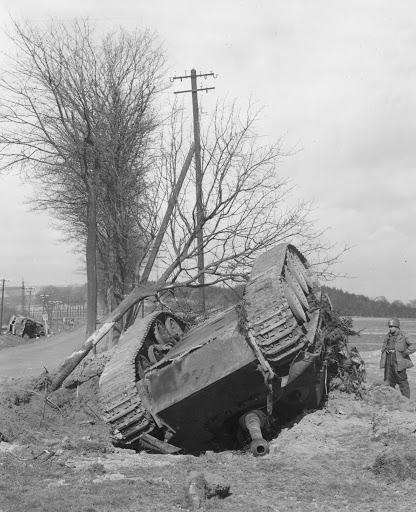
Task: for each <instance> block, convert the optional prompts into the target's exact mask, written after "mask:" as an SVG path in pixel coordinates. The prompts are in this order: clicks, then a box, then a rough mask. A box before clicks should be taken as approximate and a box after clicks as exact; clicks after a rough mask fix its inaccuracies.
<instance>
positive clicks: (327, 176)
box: [0, 0, 416, 300]
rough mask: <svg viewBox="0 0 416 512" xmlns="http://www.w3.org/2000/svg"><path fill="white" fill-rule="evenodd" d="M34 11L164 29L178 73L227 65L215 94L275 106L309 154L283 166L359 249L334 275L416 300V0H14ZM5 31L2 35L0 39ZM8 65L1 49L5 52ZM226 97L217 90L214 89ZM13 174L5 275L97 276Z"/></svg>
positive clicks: (65, 280) (21, 10)
mask: <svg viewBox="0 0 416 512" xmlns="http://www.w3.org/2000/svg"><path fill="white" fill-rule="evenodd" d="M0 6H1V8H0V15H1V18H2V20H1V21H2V24H3V25H4V24H5V23H7V19H8V12H10V13H12V14H13V16H15V17H18V16H24V17H26V18H28V19H31V20H33V21H34V22H42V21H44V20H45V19H46V18H47V16H48V15H54V16H58V17H61V18H70V17H72V16H89V17H90V18H91V19H93V20H96V21H97V23H99V24H100V25H102V27H103V28H104V29H105V28H111V27H113V26H114V25H123V26H126V27H134V26H139V27H143V28H151V29H155V30H156V31H157V32H158V34H159V36H160V38H161V39H162V40H163V41H164V42H165V45H166V48H167V52H168V58H169V64H170V68H171V72H172V74H174V73H175V72H176V73H179V74H180V73H183V72H184V71H185V70H188V71H189V70H190V69H191V68H192V67H194V68H196V69H197V70H198V71H199V70H202V71H209V70H211V69H212V70H214V71H215V72H216V73H218V79H217V80H215V83H213V84H212V85H215V87H216V89H215V90H214V91H211V92H210V93H209V94H210V95H215V98H223V97H224V96H226V95H228V96H229V97H232V98H233V97H236V98H239V99H241V100H247V98H248V97H250V95H251V96H252V98H253V99H254V100H256V101H257V102H258V103H259V104H260V105H264V106H265V110H264V116H263V120H262V125H261V126H260V127H259V128H260V131H261V132H262V133H264V134H267V135H268V136H270V137H275V138H277V137H279V136H281V135H282V134H286V141H287V147H288V148H289V147H291V146H292V145H294V144H297V145H298V147H299V148H300V149H301V151H298V152H297V153H296V154H295V155H293V156H291V157H289V158H287V159H286V160H284V161H283V162H282V164H281V167H280V173H281V174H282V175H286V176H288V177H290V178H292V179H293V180H294V181H295V182H296V183H297V184H298V187H299V189H298V194H299V196H301V197H303V198H306V199H313V200H314V201H315V205H316V207H317V211H316V216H317V218H318V219H319V223H320V225H321V226H322V227H326V226H328V227H330V228H331V230H330V232H329V235H328V236H329V238H330V239H331V240H333V241H334V242H346V243H347V244H349V245H350V246H352V247H353V248H352V249H351V250H350V251H349V252H348V253H347V254H346V255H345V257H344V258H343V262H342V263H341V264H340V265H339V267H338V271H339V272H342V273H347V274H348V275H349V276H351V278H350V279H339V280H337V281H336V282H335V283H334V285H336V286H338V287H341V288H343V289H344V290H348V291H351V292H354V293H362V294H364V295H367V296H370V297H376V296H378V295H384V296H386V297H387V299H388V300H393V299H402V300H408V299H413V298H416V290H415V283H416V265H415V263H416V238H415V237H414V236H413V234H414V232H415V229H414V223H415V221H416V201H415V200H414V197H415V190H416V173H415V163H416V143H415V142H414V139H415V135H416V99H415V94H416V24H415V16H416V2H414V1H405V0H400V2H392V1H391V0H389V1H387V0H377V1H376V0H342V1H341V0H339V1H337V0H315V1H313V2H311V1H310V0H291V1H290V2H288V1H283V0H264V1H255V2H254V1H252V0H227V1H224V0H210V1H205V2H202V1H199V2H198V1H196V0H193V1H191V0H185V1H184V0H177V1H172V0H152V1H150V2H149V1H146V2H144V1H142V0H134V1H133V0H132V1H127V0H118V1H117V2H114V0H111V1H110V0H82V1H78V0H71V1H70V2H69V1H68V0H53V1H52V0H44V1H39V0H13V1H12V2H11V1H10V2H9V1H7V0H0ZM0 42H1V41H0ZM0 62H1V58H0ZM211 97H212V96H211ZM27 194H30V188H29V187H26V188H24V189H22V188H21V187H20V186H19V185H18V182H17V180H16V179H15V178H13V177H12V176H8V177H3V178H0V219H1V221H0V223H1V224H0V244H1V251H0V274H1V275H0V278H1V277H8V278H10V279H12V280H13V283H14V284H16V285H17V284H19V282H20V280H21V278H22V277H24V278H25V280H26V281H27V283H28V285H36V284H46V283H51V284H69V283H73V282H83V281H84V280H85V277H84V276H82V275H80V274H77V273H76V270H77V269H78V268H79V267H80V263H79V261H78V259H77V258H78V257H77V256H75V255H73V254H72V253H71V251H70V247H68V246H67V245H66V244H64V243H60V244H59V243H58V240H59V233H57V232H54V231H53V230H51V229H50V227H49V223H50V222H51V220H50V219H49V218H48V217H47V216H46V215H42V216H39V215H35V214H31V213H28V212H27V207H25V206H24V205H23V200H24V198H25V196H26V195H27Z"/></svg>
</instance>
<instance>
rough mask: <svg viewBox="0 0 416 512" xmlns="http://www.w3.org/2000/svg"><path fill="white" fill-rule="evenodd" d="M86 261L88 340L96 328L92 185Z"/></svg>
mask: <svg viewBox="0 0 416 512" xmlns="http://www.w3.org/2000/svg"><path fill="white" fill-rule="evenodd" d="M86 261H87V332H86V335H87V338H88V337H89V336H91V334H92V333H93V332H95V330H96V328H97V197H96V190H95V187H94V185H90V186H89V188H88V205H87V250H86Z"/></svg>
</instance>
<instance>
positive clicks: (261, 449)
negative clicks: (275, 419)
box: [240, 411, 270, 457]
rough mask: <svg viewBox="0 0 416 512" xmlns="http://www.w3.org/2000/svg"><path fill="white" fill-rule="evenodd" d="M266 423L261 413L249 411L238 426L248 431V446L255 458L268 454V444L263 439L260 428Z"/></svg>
mask: <svg viewBox="0 0 416 512" xmlns="http://www.w3.org/2000/svg"><path fill="white" fill-rule="evenodd" d="M265 421H266V416H265V415H264V414H263V413H262V412H261V411H251V412H248V413H247V414H244V415H243V416H242V417H241V418H240V424H241V425H242V427H243V428H244V429H245V430H248V432H249V434H250V437H251V439H252V441H251V444H250V450H251V453H252V454H253V455H254V456H255V457H262V456H264V455H267V454H268V453H269V450H270V448H269V443H268V442H267V441H266V440H265V439H264V438H263V434H262V433H261V427H262V425H264V422H265Z"/></svg>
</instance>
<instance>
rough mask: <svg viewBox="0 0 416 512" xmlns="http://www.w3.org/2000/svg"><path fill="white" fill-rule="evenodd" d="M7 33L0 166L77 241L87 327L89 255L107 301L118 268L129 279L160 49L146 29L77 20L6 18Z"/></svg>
mask: <svg viewBox="0 0 416 512" xmlns="http://www.w3.org/2000/svg"><path fill="white" fill-rule="evenodd" d="M10 37H11V38H12V39H13V41H14V43H15V44H16V46H17V52H16V55H15V56H14V57H11V65H10V67H9V69H8V70H7V72H6V73H4V74H3V75H2V77H1V79H0V90H1V92H2V104H1V110H0V122H1V133H0V147H1V157H0V162H1V166H2V169H8V168H11V167H18V168H19V169H20V171H21V172H22V173H23V174H24V176H25V177H26V178H27V179H29V180H34V181H36V182H38V183H39V184H40V185H41V194H40V195H39V196H38V198H37V201H36V206H35V207H36V208H38V209H48V210H50V211H51V213H52V214H53V215H54V216H55V217H56V218H57V219H58V220H60V221H63V222H64V223H65V226H66V232H67V234H69V236H70V237H72V239H73V240H76V241H77V242H79V243H80V244H81V245H83V246H84V248H85V254H86V269H87V281H88V321H87V333H88V334H91V333H92V332H93V331H94V330H95V326H96V304H97V284H96V283H97V253H98V254H99V265H100V269H101V272H102V275H104V276H105V281H106V284H105V288H106V291H107V294H109V295H111V298H110V302H112V297H114V296H115V297H117V294H118V296H120V298H121V297H122V296H123V294H124V293H125V286H127V281H128V279H127V276H126V275H125V274H126V273H128V272H129V273H130V274H132V275H133V276H134V268H135V265H136V261H134V257H132V256H131V254H133V253H132V251H131V248H132V247H133V246H134V245H135V244H136V242H137V238H138V236H139V233H140V226H141V225H142V224H143V223H144V222H143V217H145V213H143V212H142V222H141V223H140V222H137V218H139V215H138V210H139V209H140V207H141V206H142V205H141V204H139V203H138V199H137V196H139V195H140V193H141V192H142V191H143V189H144V188H145V178H144V176H145V174H146V171H147V170H148V168H149V164H150V162H149V159H148V156H147V154H148V150H149V143H150V140H151V133H152V131H153V130H154V128H155V126H156V125H157V113H156V110H155V109H154V108H153V101H154V98H155V97H156V94H157V92H158V91H159V90H160V89H161V88H162V87H163V85H162V84H163V81H162V69H163V65H164V58H163V52H162V51H161V49H160V47H159V46H158V45H157V40H156V37H155V35H154V34H152V33H151V32H148V31H145V32H138V31H135V32H132V33H127V32H125V31H124V30H121V29H120V30H118V31H115V32H111V33H109V34H106V35H103V36H101V35H100V34H97V33H96V32H95V31H94V28H93V27H92V25H91V23H90V22H89V21H88V20H78V19H75V20H73V21H71V22H65V23H64V22H61V21H56V20H50V21H49V22H48V23H47V24H46V25H45V26H43V27H42V26H39V25H31V24H29V23H19V22H16V21H14V22H13V32H12V34H11V36H10ZM132 219H136V220H134V221H133V220H132ZM131 260H133V261H131ZM127 269H129V270H127ZM131 269H133V270H131ZM120 300H121V299H120ZM116 302H118V301H116ZM112 305H113V304H111V306H110V307H112Z"/></svg>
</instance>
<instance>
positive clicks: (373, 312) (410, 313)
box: [322, 286, 416, 318]
mask: <svg viewBox="0 0 416 512" xmlns="http://www.w3.org/2000/svg"><path fill="white" fill-rule="evenodd" d="M322 290H323V291H324V292H326V293H327V294H328V295H329V298H330V299H331V302H332V305H333V306H334V309H335V310H336V311H337V312H338V313H339V314H341V315H345V316H374V317H380V318H394V317H397V318H416V307H414V306H410V305H406V304H403V303H402V302H401V301H394V302H388V301H387V300H386V299H385V298H384V297H379V298H378V299H377V300H374V299H370V298H369V297H366V296H365V295H356V294H355V293H349V292H344V291H343V290H339V289H338V288H331V287H329V286H323V287H322Z"/></svg>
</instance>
